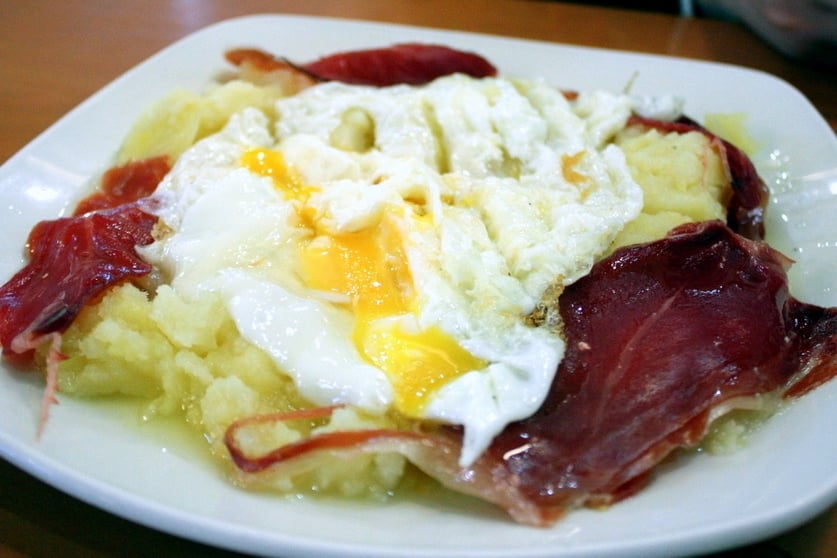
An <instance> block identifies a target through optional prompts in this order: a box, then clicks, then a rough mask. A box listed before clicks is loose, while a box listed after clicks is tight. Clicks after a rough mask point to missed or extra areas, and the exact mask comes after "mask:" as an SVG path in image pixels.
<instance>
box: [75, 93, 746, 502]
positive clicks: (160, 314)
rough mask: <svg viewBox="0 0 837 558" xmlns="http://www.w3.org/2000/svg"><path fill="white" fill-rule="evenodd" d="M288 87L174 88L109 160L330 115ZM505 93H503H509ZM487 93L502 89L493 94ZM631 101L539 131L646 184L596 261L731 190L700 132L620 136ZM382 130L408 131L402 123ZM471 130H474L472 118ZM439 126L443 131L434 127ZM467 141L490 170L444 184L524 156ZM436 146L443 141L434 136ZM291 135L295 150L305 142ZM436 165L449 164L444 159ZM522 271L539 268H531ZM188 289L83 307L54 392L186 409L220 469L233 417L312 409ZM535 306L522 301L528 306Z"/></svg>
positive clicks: (296, 426) (352, 472)
mask: <svg viewBox="0 0 837 558" xmlns="http://www.w3.org/2000/svg"><path fill="white" fill-rule="evenodd" d="M515 88H517V90H518V91H522V92H525V93H526V98H527V99H528V100H529V102H531V103H532V105H533V106H535V107H536V108H537V109H538V110H539V111H541V112H542V113H544V114H549V113H553V114H554V113H556V112H560V111H570V112H572V109H571V107H570V106H569V105H568V104H564V103H563V102H558V101H556V100H555V98H554V97H552V96H550V95H549V94H548V92H547V91H546V89H545V88H544V86H543V85H542V84H537V83H528V82H520V83H516V84H515ZM326 89H327V88H324V91H325V90H326ZM332 89H337V90H338V92H339V93H340V95H342V97H340V98H341V99H343V98H346V99H349V101H346V105H345V107H342V108H341V109H340V110H339V111H336V112H335V113H334V117H333V120H334V122H333V123H332V125H330V128H329V129H330V130H331V132H330V133H329V134H328V137H327V140H328V141H329V142H330V144H331V146H332V147H334V148H336V149H337V150H342V151H343V152H357V153H367V152H369V151H370V150H371V149H372V147H373V145H374V137H375V133H376V132H379V131H380V130H379V129H378V130H376V126H377V127H380V126H381V122H382V121H383V120H382V118H380V117H375V115H374V111H372V110H371V109H370V107H371V106H372V105H370V107H366V108H359V107H358V105H357V97H352V96H351V95H350V94H349V93H352V91H351V88H345V87H343V86H340V87H338V88H332ZM287 93H288V92H286V91H282V90H281V89H278V88H276V87H274V86H256V85H253V84H249V83H245V82H240V81H233V82H230V83H228V84H225V85H223V86H218V87H215V88H213V89H212V90H211V91H209V92H208V93H207V94H205V95H202V96H198V95H194V94H191V93H187V92H175V93H173V94H172V96H170V97H169V98H167V99H165V100H163V101H161V102H160V103H158V104H157V105H155V106H154V107H152V108H151V109H150V110H149V112H148V113H146V115H145V116H143V118H141V119H140V121H139V122H138V123H137V124H136V126H135V128H134V129H133V131H132V132H131V134H130V135H129V137H128V139H127V140H126V142H125V144H124V146H123V149H122V151H121V152H120V155H119V160H120V161H122V160H131V159H142V158H144V157H150V156H154V155H159V154H167V155H169V156H170V157H172V158H173V159H176V158H178V157H179V156H180V155H181V154H182V153H184V152H186V151H187V150H189V149H190V148H191V147H192V145H193V144H195V142H196V141H198V140H200V139H201V138H204V137H208V136H211V135H212V134H215V133H216V132H217V131H218V130H220V129H222V128H223V127H224V126H226V124H227V121H228V119H229V118H230V116H231V115H233V114H238V113H239V112H240V111H241V110H242V109H243V108H245V107H256V108H258V109H259V110H260V111H261V112H262V113H263V114H265V115H266V116H267V118H268V119H269V120H271V121H274V120H277V121H278V127H279V130H280V133H281V130H282V129H283V126H284V129H285V131H286V133H288V131H289V130H291V131H292V128H293V127H294V126H302V124H300V122H303V121H304V120H305V118H311V119H317V118H327V117H330V116H329V114H327V111H325V109H324V108H323V107H327V106H328V102H329V101H328V98H325V99H324V100H323V99H319V101H322V102H323V103H324V105H323V107H317V106H313V109H311V113H310V114H306V113H304V110H303V109H304V108H305V107H302V108H301V109H300V112H299V113H297V114H296V115H295V116H294V117H292V118H287V119H286V120H285V121H283V120H282V118H281V115H280V114H279V111H276V110H275V107H276V101H277V100H279V99H282V98H284V97H286V96H287ZM511 93H513V91H511V90H510V91H509V92H508V94H511ZM444 94H445V92H444V90H440V92H439V93H438V95H439V96H443V95H444ZM494 94H496V95H500V92H499V91H497V92H495V93H494ZM504 94H505V93H504ZM465 101H467V99H466V100H465ZM465 101H463V100H462V99H460V100H458V101H457V102H465ZM472 101H473V99H472ZM364 102H366V101H364ZM440 102H441V101H440ZM294 103H296V100H295V99H293V98H291V99H290V100H289V101H288V102H286V103H284V105H282V106H284V107H285V108H286V110H287V108H288V107H294V106H295V104H294ZM439 106H442V105H439ZM309 108H310V107H309ZM629 108H630V107H629V103H628V101H626V100H625V99H624V98H620V97H618V96H608V95H606V94H604V93H591V94H586V95H582V96H581V97H580V98H579V100H578V101H577V106H576V107H575V109H574V110H575V115H574V118H575V119H566V120H560V119H556V120H555V121H553V122H552V124H554V125H555V128H554V129H552V130H550V131H549V134H551V135H550V137H552V138H553V139H555V140H556V141H559V142H560V141H564V142H566V143H567V145H566V146H565V148H566V149H567V151H568V153H572V154H570V155H565V156H564V157H563V158H562V159H561V161H562V168H561V170H562V172H563V175H562V176H563V179H564V181H566V182H569V183H573V181H578V177H579V176H581V178H582V179H583V178H584V176H585V175H586V174H589V173H591V172H594V170H595V169H598V170H596V172H600V173H604V174H603V175H602V176H606V174H607V172H608V171H603V170H601V169H603V168H605V167H604V166H603V165H604V163H601V164H600V163H599V162H598V159H594V158H593V157H592V156H589V155H588V156H586V158H585V156H584V155H583V154H584V153H585V151H584V150H589V152H590V153H593V150H597V149H598V150H608V151H607V152H608V153H609V155H608V157H610V160H611V161H617V162H619V161H623V160H624V164H626V168H627V169H628V170H629V172H630V176H631V177H632V178H633V180H634V181H635V182H636V183H637V184H638V185H639V186H640V187H641V189H642V195H643V203H642V209H641V212H639V214H638V216H635V217H634V218H632V220H630V221H629V222H627V224H625V225H624V226H622V225H620V227H619V229H620V230H618V234H616V235H615V239H613V238H612V236H611V237H609V238H608V240H607V242H606V243H605V244H604V247H605V248H606V249H604V250H601V251H600V252H601V253H600V254H599V255H600V256H604V255H606V254H607V253H609V252H610V251H612V250H614V249H615V248H617V247H618V246H623V245H627V244H631V243H636V242H646V241H649V240H653V239H657V238H660V237H662V236H664V235H665V233H666V232H667V231H668V230H669V229H671V228H672V227H673V226H676V225H679V224H682V223H685V222H688V221H700V220H706V219H723V218H724V214H725V205H726V202H727V198H728V196H729V191H728V186H727V180H726V177H725V175H724V169H723V166H722V163H721V160H720V157H719V156H718V154H717V153H716V151H715V150H714V148H713V147H712V146H711V144H710V142H709V141H708V140H707V139H706V138H705V136H703V135H702V134H698V133H689V134H683V135H680V134H668V135H665V134H661V133H659V132H657V131H654V130H651V131H643V132H639V131H637V130H626V131H622V132H619V133H616V132H617V131H618V130H619V128H621V126H622V125H623V124H624V120H625V118H626V115H627V114H628V112H629ZM460 110H466V109H460ZM620 115H621V116H620ZM532 122H533V124H532V126H533V129H534V128H536V127H537V126H538V125H540V124H538V122H536V121H535V120H533V121H532ZM562 122H564V123H567V122H569V123H571V124H572V126H571V125H569V124H567V125H565V126H564V127H563V128H562V127H561V126H560V125H559V124H560V123H562ZM389 124H390V125H398V126H401V125H412V123H409V122H407V123H400V124H399V123H397V122H396V123H391V122H390V123H389ZM473 124H474V126H477V127H478V126H479V124H480V123H479V121H476V122H474V123H473ZM506 124H508V130H507V133H508V134H509V135H510V136H513V135H514V134H515V133H517V132H516V130H519V128H517V127H515V120H514V119H513V117H512V119H511V120H508V121H507V122H506ZM552 124H550V125H552ZM435 132H436V133H439V131H438V130H436V131H435ZM422 133H424V132H419V131H417V132H416V134H415V135H413V136H407V140H409V141H412V140H415V141H416V142H417V144H422V142H425V143H426V140H427V138H423V137H422V136H421V134H422ZM544 133H547V132H546V131H544ZM581 136H584V137H586V138H587V139H586V140H585V142H586V143H584V144H581V143H579V144H574V143H573V142H575V141H577V140H576V139H575V138H577V137H581ZM463 137H464V138H465V140H467V141H465V140H463V141H462V142H460V143H458V144H451V145H447V146H446V154H447V155H449V156H450V157H451V161H468V160H474V161H479V160H481V159H479V156H482V154H483V152H484V151H485V150H486V149H488V148H489V147H490V148H491V149H495V148H496V149H497V159H496V161H494V162H492V163H491V164H490V165H488V166H490V167H492V168H490V169H489V168H488V166H475V167H473V168H471V167H468V168H466V169H465V172H464V173H463V174H462V175H461V177H460V178H458V179H456V180H453V179H449V180H447V182H446V184H447V185H450V184H452V183H455V182H456V181H457V180H458V181H460V182H461V181H463V180H465V178H462V177H472V176H474V175H478V174H480V173H485V172H491V173H494V174H495V175H497V176H501V177H503V178H507V177H509V176H515V177H518V176H520V175H521V173H522V172H523V170H522V167H521V161H522V160H524V159H525V157H526V155H525V154H522V153H515V152H511V153H510V152H509V151H508V150H506V148H505V147H502V146H501V147H499V148H498V147H497V146H496V145H495V146H489V145H488V144H479V143H474V141H473V140H474V139H475V136H467V135H466V136H463ZM431 139H432V138H431ZM306 141H309V140H306ZM409 141H408V142H407V143H409ZM432 142H433V143H436V144H441V142H440V141H439V139H438V138H436V139H434V140H432ZM297 143H298V144H299V145H302V147H304V146H305V145H306V144H303V143H300V142H297ZM519 145H520V146H527V145H528V143H526V142H523V141H522V142H521V143H519ZM408 147H410V146H409V145H407V144H404V145H396V146H395V147H394V149H395V150H401V149H405V148H408ZM335 153H337V151H335ZM578 153H581V154H582V155H577V154H578ZM438 156H439V155H438V154H434V153H433V152H432V150H431V151H428V155H427V158H428V159H431V160H435V159H436V158H437V157H438ZM341 157H342V156H341ZM538 157H540V155H538ZM623 157H624V159H623ZM469 158H470V159H469ZM338 159H339V157H335V160H338ZM364 160H365V159H364ZM539 164H542V163H539ZM608 164H610V163H608ZM619 164H622V163H619ZM596 165H599V166H596ZM442 166H445V167H446V166H447V163H446V164H445V165H442ZM332 170H333V169H325V170H322V169H320V170H319V171H317V170H316V169H314V170H311V169H309V171H308V172H309V175H310V174H311V173H315V172H321V173H323V172H324V173H326V174H328V173H329V172H332ZM445 170H448V171H449V170H450V169H447V168H446V169H445ZM440 172H442V171H440ZM539 172H540V171H539ZM574 173H575V174H574ZM469 180H470V178H469ZM475 184H476V183H475ZM494 184H496V185H497V187H498V190H497V191H498V192H502V191H503V190H502V188H500V186H502V187H503V188H505V186H504V184H505V183H503V182H501V181H500V180H499V179H497V180H495V182H494ZM481 187H482V186H480V187H479V188H478V187H474V188H473V191H472V192H471V193H470V194H469V195H470V196H471V199H472V200H473V199H477V198H479V197H481V196H482V197H486V196H487V194H485V191H487V190H485V191H483V190H480V188H481ZM591 191H592V190H591ZM455 195H456V194H455V192H453V191H451V192H444V193H443V197H445V198H446V199H448V198H451V197H453V196H455ZM582 197H584V195H582ZM496 210H497V212H498V215H499V214H500V213H502V208H501V207H499V206H498V207H497V208H496ZM543 211H545V210H542V212H543ZM521 224H524V223H521ZM525 224H528V223H525ZM507 238H511V237H508V236H507ZM611 240H612V242H611ZM608 245H609V246H608ZM492 257H493V256H492ZM525 263H526V262H522V264H525ZM583 265H587V264H583ZM582 268H583V267H582ZM531 271H532V272H533V273H536V272H538V270H537V269H534V270H531ZM537 285H538V286H537V287H536V290H538V291H539V292H540V291H542V290H543V289H544V282H543V281H542V280H540V279H539V282H538V283H537ZM193 294H194V293H191V292H190V293H189V296H184V294H183V293H180V292H178V290H177V289H176V288H173V287H172V286H170V285H166V284H163V285H160V286H159V287H157V289H156V291H155V292H154V294H153V295H150V294H149V293H146V292H145V291H142V290H140V289H138V288H137V287H135V286H133V285H123V286H120V287H118V288H115V289H113V290H112V291H110V292H109V293H108V294H107V296H105V297H104V298H103V299H102V300H101V301H100V302H99V303H98V304H96V305H93V306H90V307H88V308H86V309H85V310H84V311H83V312H82V314H81V315H80V317H79V318H78V319H77V320H76V322H75V323H74V324H73V325H72V327H71V328H70V329H69V330H68V331H67V332H66V334H65V336H64V343H63V352H64V353H65V354H67V355H69V357H70V358H68V359H67V360H66V361H64V362H63V363H62V364H61V367H60V373H59V382H60V391H62V392H64V393H68V394H75V395H79V396H103V395H115V394H120V395H127V396H132V397H137V398H141V399H143V400H145V401H146V402H147V403H146V404H145V408H144V416H145V417H146V418H149V419H150V418H153V417H154V416H157V415H182V416H183V418H184V420H185V421H186V422H187V423H188V424H189V425H191V426H192V427H193V428H195V429H196V430H197V431H199V432H201V433H202V434H203V435H204V437H205V438H206V439H207V440H208V442H209V445H210V447H211V450H212V452H213V454H214V455H215V456H217V458H218V460H219V462H220V463H224V464H227V465H229V456H228V453H227V451H226V448H225V446H224V444H223V437H224V433H225V431H226V430H227V428H228V427H229V426H230V424H232V423H233V422H235V421H236V420H239V419H241V418H244V417H250V416H253V415H258V414H262V413H275V412H287V411H293V410H296V409H302V408H308V407H311V406H315V404H316V402H315V403H312V402H311V401H309V400H306V398H304V397H303V396H302V395H301V394H300V390H299V389H298V387H299V386H298V385H296V384H295V383H294V380H293V379H292V378H291V376H290V375H289V374H287V373H286V372H285V371H283V370H282V369H281V368H280V366H279V365H277V360H276V359H275V358H271V355H270V354H269V353H268V351H266V350H263V349H262V348H258V347H257V346H256V344H254V343H252V342H251V341H249V340H247V339H245V337H244V336H242V333H241V328H240V327H238V326H237V324H236V321H235V320H234V317H233V316H232V314H231V312H230V308H229V305H228V304H226V303H225V301H224V299H223V297H222V296H221V294H219V293H212V292H209V291H206V292H204V293H203V294H201V296H199V297H195V296H192V295H193ZM534 302H535V301H534V300H533V301H530V303H529V306H530V310H531V307H533V306H534ZM413 420H416V419H415V418H407V417H405V416H403V414H401V413H399V412H398V410H392V409H390V410H389V411H387V412H384V413H380V412H366V411H364V410H362V409H360V408H356V407H348V408H344V409H340V410H339V411H338V412H335V413H334V414H333V415H332V416H331V417H330V418H329V419H326V420H321V421H317V422H313V423H311V422H308V421H296V422H293V423H287V424H286V423H276V422H272V423H270V424H269V425H267V426H265V427H264V428H259V429H253V430H252V431H249V430H248V440H247V442H246V443H247V444H248V450H250V451H252V452H254V453H258V452H259V451H260V450H263V451H268V450H270V449H272V448H275V447H276V446H277V445H281V444H284V443H289V442H293V441H295V440H298V439H300V438H302V437H305V436H308V435H311V434H312V433H317V432H327V431H338V430H357V429H366V428H405V427H408V425H409V424H410V422H411V421H413ZM300 422H302V423H300ZM229 466H230V468H231V465H229ZM408 470H409V468H408V467H407V464H406V463H405V460H404V458H403V457H401V456H398V455H389V454H386V455H363V456H357V457H355V458H352V459H339V460H338V459H335V458H330V457H328V456H324V457H323V460H322V462H321V463H320V464H319V465H318V467H316V468H315V469H313V470H312V471H310V472H305V473H301V474H300V475H298V476H297V477H294V478H287V477H282V478H275V479H271V481H270V482H271V486H272V488H275V489H278V490H280V491H282V492H290V493H299V492H309V491H314V492H320V493H335V494H340V495H350V496H373V497H380V496H383V495H386V494H389V493H391V492H392V491H393V490H394V489H395V488H396V487H397V486H398V484H399V483H400V482H402V481H403V478H404V475H405V472H406V471H408Z"/></svg>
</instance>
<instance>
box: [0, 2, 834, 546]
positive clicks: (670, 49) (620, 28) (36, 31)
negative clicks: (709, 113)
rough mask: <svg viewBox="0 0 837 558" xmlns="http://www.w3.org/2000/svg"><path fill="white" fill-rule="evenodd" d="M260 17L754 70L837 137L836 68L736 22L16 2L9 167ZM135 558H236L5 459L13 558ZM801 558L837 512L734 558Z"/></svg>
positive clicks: (496, 8)
mask: <svg viewBox="0 0 837 558" xmlns="http://www.w3.org/2000/svg"><path fill="white" fill-rule="evenodd" d="M256 13H298V14H308V15H324V16H332V17H346V18H355V19H367V20H374V21H382V22H397V23H409V24H413V25H422V26H429V27H438V28H444V29H456V30H465V31H477V32H484V33H491V34H499V35H508V36H514V37H525V38H530V39H537V40H546V41H554V42H561V43H568V44H576V45H585V46H597V47H604V48H613V49H621V50H633V51H639V52H648V53H658V54H667V55H674V56H680V57H685V58H692V59H700V60H712V61H718V62H725V63H731V64H737V65H741V66H748V67H751V68H756V69H759V70H763V71H766V72H769V73H771V74H774V75H776V76H778V77H780V78H782V79H784V80H786V81H788V82H790V83H791V84H792V85H794V86H795V87H796V88H797V89H799V90H800V91H801V92H802V93H803V94H804V95H806V96H807V97H808V99H809V100H810V101H811V102H812V103H813V104H814V106H816V107H817V109H818V110H819V111H820V112H821V113H822V114H823V116H824V117H825V119H826V120H827V121H828V123H829V124H830V125H831V127H832V128H834V129H837V86H835V83H837V80H835V79H834V78H835V75H834V74H833V73H829V72H828V71H825V70H823V69H818V68H814V67H811V66H807V65H805V64H801V63H799V62H796V61H793V60H789V59H787V58H785V57H783V56H782V55H780V54H778V53H777V52H775V51H774V50H773V49H772V48H771V47H770V46H769V45H767V44H766V43H764V42H763V41H762V40H761V39H759V38H758V37H757V36H755V35H754V34H752V33H751V32H750V31H748V30H747V29H745V28H744V27H742V26H739V25H737V24H734V23H730V22H724V21H716V20H707V19H700V18H681V17H676V16H671V15H665V14H658V13H650V12H633V11H623V10H615V9H609V8H596V7H589V6H582V5H575V4H563V3H559V2H537V1H524V0H421V1H416V0H413V1H410V0H376V1H372V0H306V1H305V2H298V1H293V0H287V1H282V0H237V1H236V2H230V1H225V0H153V1H143V2H109V1H105V0H102V1H98V2H93V1H89V0H61V1H60V2H53V1H51V0H38V1H34V0H2V2H0V37H2V44H3V49H2V51H0V114H2V118H0V163H2V162H3V161H5V160H6V159H8V158H9V157H10V156H11V155H12V154H14V153H15V152H16V151H17V150H19V149H20V148H22V147H23V146H24V145H25V144H26V143H27V142H29V141H30V140H32V139H33V138H35V137H36V136H37V135H38V134H39V133H41V132H42V131H44V130H45V129H46V128H47V127H49V125H51V124H52V123H53V122H54V121H56V120H57V119H58V118H59V117H61V116H62V115H63V114H65V113H66V112H67V111H69V110H70V109H72V108H73V107H74V106H75V105H77V104H78V103H79V102H81V101H82V100H84V99H85V98H86V97H88V96H89V95H91V94H92V93H94V92H95V91H97V90H98V89H99V88H101V87H102V86H104V85H105V84H107V83H108V82H110V81H111V80H113V79H114V78H116V77H117V76H119V75H120V74H122V73H123V72H125V71H126V70H128V69H129V68H131V67H133V66H134V65H136V64H137V63H139V62H141V61H142V60H144V59H145V58H147V57H148V56H150V55H152V54H153V53H155V52H156V51H158V50H160V49H161V48H163V47H165V46H167V45H168V44H170V43H172V42H174V41H176V40H177V39H180V38H182V37H184V36H185V35H188V34H190V33H192V32H194V31H196V30H198V29H200V28H202V27H204V26H206V25H209V24H211V23H214V22H217V21H220V20H223V19H227V18H230V17H235V16H240V15H246V14H256ZM130 549H133V550H130ZM126 554H127V555H133V554H138V555H139V554H142V555H154V554H156V555H160V556H166V555H176V556H231V554H229V553H226V552H224V551H221V550H218V549H212V548H208V547H204V546H202V545H200V544H197V543H194V542H191V541H186V540H182V539H178V538H175V537H172V536H169V535H166V534H163V533H160V532H156V531H152V530H150V529H147V528H144V527H141V526H138V525H135V524H132V523H130V522H128V521H124V520H122V519H120V518H118V517H115V516H112V515H109V514H107V513H105V512H103V511H100V510H98V509H95V508H92V507H90V506H87V505H85V504H82V503H80V502H79V501H77V500H75V499H73V498H70V497H68V496H66V495H64V494H62V493H60V492H58V491H56V490H55V489H53V488H51V487H49V486H47V485H45V484H43V483H41V482H39V481H38V480H36V479H34V478H32V477H30V476H29V475H28V474H26V473H24V472H22V471H20V470H18V469H16V468H14V467H13V466H11V465H9V464H8V463H5V462H3V461H0V557H22V556H52V555H58V556H64V557H68V556H117V555H118V556H124V555H126ZM789 555H790V556H793V557H795V558H803V557H805V558H826V557H834V556H835V555H837V507H832V508H831V509H830V510H829V511H827V512H825V513H824V514H822V515H820V516H819V517H817V518H815V519H813V520H812V521H810V522H809V523H807V524H805V525H803V526H801V527H798V528H797V529H795V530H793V531H790V532H788V533H785V534H782V535H780V536H778V537H775V538H772V539H770V540H767V541H764V542H763V543H760V544H758V545H755V546H751V547H748V548H746V549H740V550H737V551H735V552H734V553H730V554H728V555H727V556H759V557H761V556H785V557H787V556H789Z"/></svg>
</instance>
